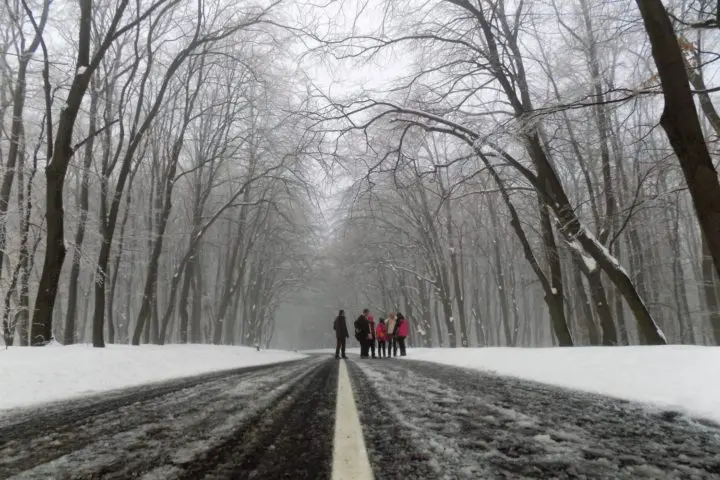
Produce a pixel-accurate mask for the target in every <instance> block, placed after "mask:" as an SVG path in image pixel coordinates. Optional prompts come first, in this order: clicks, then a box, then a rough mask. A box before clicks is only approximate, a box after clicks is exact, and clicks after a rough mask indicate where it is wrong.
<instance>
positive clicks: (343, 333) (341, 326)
mask: <svg viewBox="0 0 720 480" xmlns="http://www.w3.org/2000/svg"><path fill="white" fill-rule="evenodd" d="M333 330H335V337H337V338H348V337H350V334H349V333H348V328H347V322H345V315H338V316H337V317H335V321H334V322H333Z"/></svg>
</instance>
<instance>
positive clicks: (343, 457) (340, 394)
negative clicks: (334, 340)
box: [332, 360, 375, 480]
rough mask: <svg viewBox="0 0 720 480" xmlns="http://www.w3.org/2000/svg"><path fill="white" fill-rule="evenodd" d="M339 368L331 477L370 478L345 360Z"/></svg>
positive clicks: (370, 473)
mask: <svg viewBox="0 0 720 480" xmlns="http://www.w3.org/2000/svg"><path fill="white" fill-rule="evenodd" d="M339 367H340V368H339V369H338V389H337V406H336V408H335V440H334V441H333V466H332V480H373V479H374V478H375V476H374V475H373V471H372V468H371V467H370V460H369V459H368V454H367V450H366V449H365V441H364V440H363V431H362V427H361V426H360V418H359V417H358V412H357V407H356V405H355V397H354V395H353V391H352V385H351V384H350V376H349V375H348V370H347V366H346V364H345V361H344V360H343V361H341V362H340V365H339Z"/></svg>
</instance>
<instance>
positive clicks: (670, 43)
mask: <svg viewBox="0 0 720 480" xmlns="http://www.w3.org/2000/svg"><path fill="white" fill-rule="evenodd" d="M636 1H637V5H638V7H639V9H640V14H641V15H642V18H643V22H644V23H645V29H646V31H647V33H648V37H649V38H650V44H651V46H652V54H653V58H654V60H655V64H656V66H657V68H658V76H659V77H660V82H661V84H662V87H663V95H664V99H665V108H664V109H663V113H662V116H661V117H660V124H661V125H662V127H663V129H664V130H665V132H666V133H667V136H668V139H669V140H670V144H671V145H672V147H673V150H674V151H675V154H676V155H677V157H678V161H679V162H680V166H681V167H682V170H683V173H684V175H685V181H686V182H687V185H688V189H689V191H690V195H691V196H692V199H693V205H694V206H695V211H696V212H697V215H698V220H699V222H700V227H701V228H702V230H703V232H704V233H705V235H706V238H707V241H708V248H709V250H710V254H711V255H712V257H713V262H714V264H715V270H716V272H718V274H719V275H720V182H719V181H718V175H717V171H716V170H715V167H714V165H713V163H712V159H711V158H710V153H709V152H708V149H707V145H706V143H705V137H704V136H703V133H702V129H701V127H700V121H699V119H698V114H697V110H696V108H695V101H694V100H693V96H692V92H691V90H690V83H689V81H688V75H687V72H686V70H685V61H684V57H683V54H682V52H681V50H680V46H679V45H678V41H677V38H676V37H675V32H674V31H673V27H672V24H671V23H670V18H669V16H668V13H667V11H666V10H665V7H664V6H663V4H662V1H661V0H636Z"/></svg>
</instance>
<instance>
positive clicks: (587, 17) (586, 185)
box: [0, 0, 720, 348]
mask: <svg viewBox="0 0 720 480" xmlns="http://www.w3.org/2000/svg"><path fill="white" fill-rule="evenodd" d="M719 18H720V10H718V5H717V4H716V3H713V2H710V1H708V0H690V1H675V0H673V1H670V2H665V6H663V2H661V1H660V0H637V1H634V0H618V1H612V2H608V1H601V0H570V1H567V2H559V1H557V0H528V1H526V0H428V1H416V0H375V1H370V0H353V1H335V2H327V3H322V4H320V3H314V2H312V1H310V0H307V1H290V0H287V1H282V0H269V1H266V0H259V1H254V2H242V3H241V4H238V3H237V2H230V1H227V0H194V1H192V0H153V1H152V2H136V3H131V2H129V1H127V0H119V1H115V2H108V1H105V0H101V1H97V2H92V1H90V0H80V1H79V2H70V1H67V0H54V1H50V0H5V1H3V2H2V3H0V19H2V20H0V44H1V46H2V48H0V125H1V126H2V129H0V312H1V313H0V315H1V316H2V329H3V341H4V343H5V344H6V345H46V344H47V343H49V342H52V341H56V342H59V343H62V344H72V343H81V342H92V344H93V345H94V346H96V347H102V346H104V345H105V344H107V343H131V344H134V345H138V344H141V343H156V344H163V343H186V342H193V343H215V344H244V345H255V344H257V345H262V346H277V347H283V348H307V347H320V346H327V344H328V342H329V341H330V340H331V339H332V331H331V330H330V325H331V322H332V318H333V316H334V315H335V313H336V311H337V309H339V308H345V309H346V310H347V311H348V312H349V316H350V317H353V316H354V315H356V314H357V313H359V311H360V310H361V309H362V308H364V307H367V308H370V309H372V310H373V311H374V312H376V316H383V315H384V313H386V312H389V311H397V310H400V311H402V312H403V313H404V314H405V316H406V317H408V318H409V320H410V322H411V327H412V328H411V331H412V333H411V344H412V345H414V346H448V347H460V346H495V345H499V346H550V345H560V346H571V345H631V344H664V343H686V344H713V345H715V344H719V343H720V283H719V281H718V267H719V266H720V184H719V183H718V176H717V171H716V169H715V166H714V163H715V162H716V161H717V157H716V155H717V151H716V150H715V148H716V145H717V141H718V138H720V116H719V114H718V112H717V109H716V107H715V101H717V98H716V92H717V91H720V87H715V84H716V83H717V82H716V81H715V74H716V72H717V68H716V64H715V62H716V60H717V59H718V52H720V44H718V32H719V28H720V24H719V23H718V19H719Z"/></svg>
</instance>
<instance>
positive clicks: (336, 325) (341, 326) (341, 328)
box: [333, 310, 350, 359]
mask: <svg viewBox="0 0 720 480" xmlns="http://www.w3.org/2000/svg"><path fill="white" fill-rule="evenodd" d="M333 330H335V339H336V340H337V344H336V346H335V358H337V359H340V350H341V349H342V358H347V357H346V356H345V339H346V338H348V337H350V333H348V328H347V323H346V322H345V310H340V313H339V314H338V316H337V317H335V322H333Z"/></svg>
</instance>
